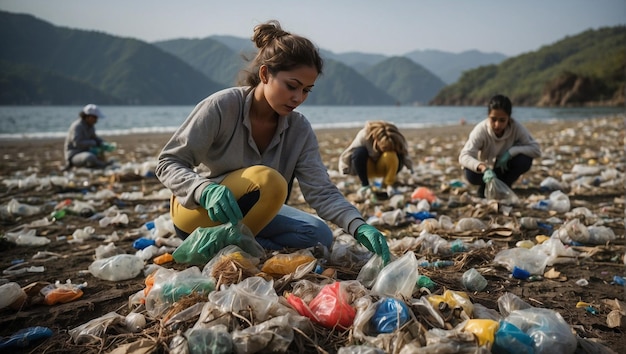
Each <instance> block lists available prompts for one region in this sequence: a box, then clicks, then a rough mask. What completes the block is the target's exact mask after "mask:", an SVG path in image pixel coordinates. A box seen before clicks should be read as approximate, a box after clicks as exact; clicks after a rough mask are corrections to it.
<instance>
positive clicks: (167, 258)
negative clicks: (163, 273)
mask: <svg viewBox="0 0 626 354" xmlns="http://www.w3.org/2000/svg"><path fill="white" fill-rule="evenodd" d="M172 261H174V256H172V254H171V253H164V254H162V255H160V256H158V257H155V258H154V259H153V260H152V262H154V264H164V263H168V262H172Z"/></svg>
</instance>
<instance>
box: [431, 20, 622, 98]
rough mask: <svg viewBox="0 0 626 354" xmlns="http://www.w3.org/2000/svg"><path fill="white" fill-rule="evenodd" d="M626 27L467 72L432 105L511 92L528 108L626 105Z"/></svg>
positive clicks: (574, 38) (583, 35)
mask: <svg viewBox="0 0 626 354" xmlns="http://www.w3.org/2000/svg"><path fill="white" fill-rule="evenodd" d="M625 73H626V26H615V27H605V28H599V29H595V30H587V31H584V32H582V33H580V34H578V35H576V36H568V37H566V38H564V39H562V40H560V41H558V42H556V43H554V44H551V45H547V46H543V47H541V48H540V49H539V50H537V51H534V52H530V53H525V54H522V55H520V56H517V57H514V58H509V59H507V60H505V61H504V62H502V63H501V64H499V65H486V66H482V67H479V68H476V69H473V70H468V71H466V72H465V73H464V74H463V76H462V77H461V79H460V80H459V81H457V82H456V83H454V84H452V85H449V86H446V87H445V88H444V89H442V90H441V91H440V92H439V93H438V95H437V97H435V98H434V99H433V100H432V101H431V104H434V105H484V104H486V102H487V101H488V99H489V97H491V96H492V95H493V94H495V93H506V94H507V95H508V96H509V97H510V98H511V100H512V101H513V102H515V104H516V105H525V106H544V107H546V106H547V107H550V106H558V107H565V106H589V105H596V106H597V105H602V106H623V105H624V97H625V83H626V75H625Z"/></svg>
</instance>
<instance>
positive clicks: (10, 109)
mask: <svg viewBox="0 0 626 354" xmlns="http://www.w3.org/2000/svg"><path fill="white" fill-rule="evenodd" d="M81 109H82V106H0V139H15V138H19V139H23V138H31V139H36V138H47V137H64V136H65V134H66V132H67V129H68V128H69V126H70V124H71V123H72V122H73V121H74V120H76V119H77V118H78V112H79V111H80V110H81ZM101 109H102V112H103V113H104V114H105V115H106V117H105V118H104V119H100V120H99V121H98V123H97V125H96V129H97V132H98V134H99V135H102V136H106V135H121V134H134V133H164V132H165V133H170V132H173V131H174V130H175V129H176V128H177V127H178V126H179V125H180V124H181V123H182V122H183V121H184V120H185V119H186V118H187V116H188V115H189V113H190V112H191V111H192V109H193V106H191V105H190V106H101ZM298 111H300V112H302V113H303V114H304V115H305V116H306V117H307V119H309V121H310V122H311V124H312V125H313V128H315V129H322V128H350V127H360V126H362V125H363V123H364V122H365V121H367V120H387V121H390V122H393V123H395V124H396V125H398V126H399V127H400V128H420V127H428V126H441V125H451V124H457V123H459V122H460V121H461V120H465V121H466V122H467V124H475V123H477V122H479V121H481V120H482V119H484V118H485V117H486V116H487V109H486V107H451V106H443V107H442V106H437V107H431V106H424V107H413V106H397V107H396V106H307V105H303V106H300V107H299V108H298ZM616 114H624V108H623V107H585V108H535V107H514V108H513V117H514V118H515V119H517V120H519V121H521V122H529V121H554V120H580V119H587V118H595V117H603V116H609V115H616Z"/></svg>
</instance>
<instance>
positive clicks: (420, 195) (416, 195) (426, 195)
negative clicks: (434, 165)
mask: <svg viewBox="0 0 626 354" xmlns="http://www.w3.org/2000/svg"><path fill="white" fill-rule="evenodd" d="M422 199H426V201H428V202H429V203H432V202H434V201H435V200H437V196H436V195H435V193H434V192H433V191H432V190H430V189H429V188H426V187H417V189H415V190H414V191H413V194H411V200H413V201H415V200H422Z"/></svg>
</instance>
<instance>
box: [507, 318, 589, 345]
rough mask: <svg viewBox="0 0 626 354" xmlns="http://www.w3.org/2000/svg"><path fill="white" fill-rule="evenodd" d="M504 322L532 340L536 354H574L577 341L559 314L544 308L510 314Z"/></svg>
mask: <svg viewBox="0 0 626 354" xmlns="http://www.w3.org/2000/svg"><path fill="white" fill-rule="evenodd" d="M505 320H506V321H507V322H509V323H511V324H513V325H514V326H516V327H517V328H519V329H520V330H522V331H523V332H524V333H526V334H528V335H529V336H530V337H531V338H532V339H533V340H534V349H535V353H536V354H543V353H574V351H575V350H576V346H577V343H578V342H577V340H576V337H575V336H574V334H573V333H572V330H571V328H570V326H569V324H567V322H565V320H564V319H563V317H562V316H561V314H559V313H558V312H556V311H554V310H550V309H544V308H536V307H533V308H529V309H524V310H516V311H513V312H511V313H510V314H509V315H508V316H507V317H506V318H505Z"/></svg>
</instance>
